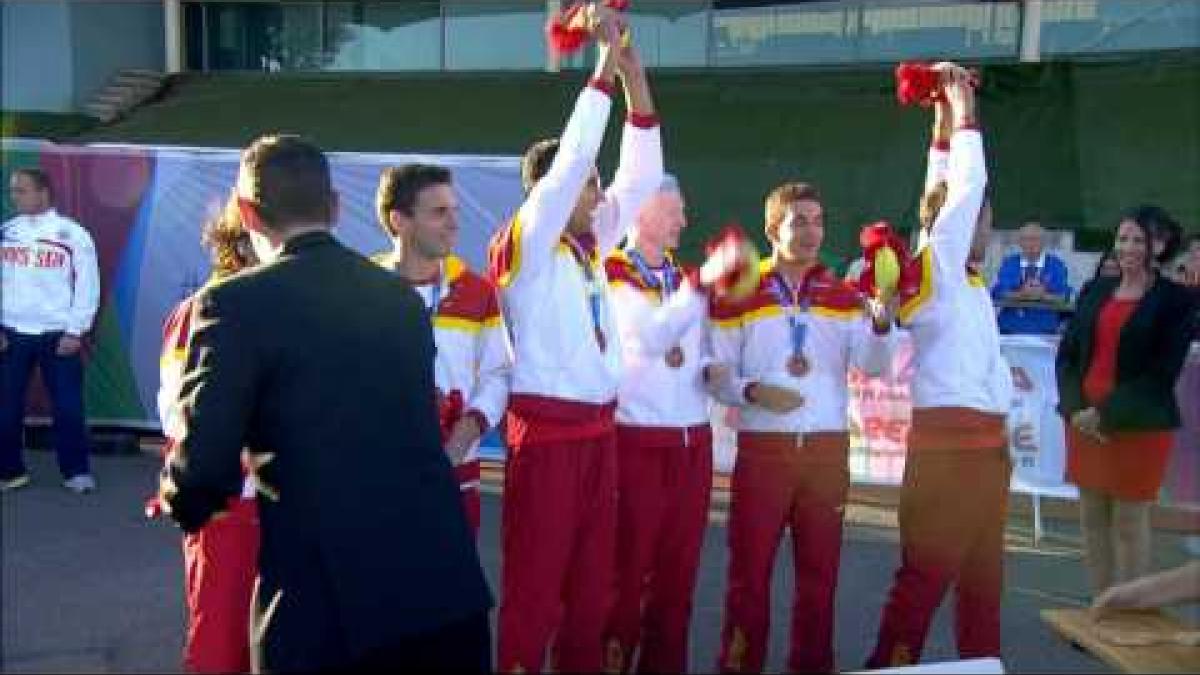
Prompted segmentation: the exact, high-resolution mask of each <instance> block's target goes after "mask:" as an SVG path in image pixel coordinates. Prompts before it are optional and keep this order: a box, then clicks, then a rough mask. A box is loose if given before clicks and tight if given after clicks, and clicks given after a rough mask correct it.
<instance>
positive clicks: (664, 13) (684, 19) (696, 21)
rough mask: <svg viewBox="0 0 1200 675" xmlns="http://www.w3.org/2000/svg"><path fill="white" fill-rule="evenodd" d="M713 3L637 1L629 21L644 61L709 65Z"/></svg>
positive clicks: (657, 65)
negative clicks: (709, 20)
mask: <svg viewBox="0 0 1200 675" xmlns="http://www.w3.org/2000/svg"><path fill="white" fill-rule="evenodd" d="M711 6H712V3H711V2H708V1H704V2H701V1H698V0H693V1H692V2H686V1H681V0H641V2H635V3H633V5H632V7H631V10H630V17H629V22H630V26H631V28H632V29H633V34H634V36H635V39H636V40H637V44H638V49H639V50H640V51H641V55H642V62H643V64H644V65H645V66H646V67H648V68H661V67H670V66H704V65H707V63H708V16H709V9H710V8H711Z"/></svg>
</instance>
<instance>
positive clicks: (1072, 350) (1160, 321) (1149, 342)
mask: <svg viewBox="0 0 1200 675" xmlns="http://www.w3.org/2000/svg"><path fill="white" fill-rule="evenodd" d="M1167 222H1173V221H1171V219H1170V216H1169V215H1167V213H1166V212H1165V211H1163V210H1162V209H1161V208H1158V207H1155V206H1142V207H1138V208H1135V209H1132V210H1130V211H1129V212H1127V213H1126V214H1125V217H1124V218H1122V220H1121V222H1120V224H1119V225H1118V227H1117V232H1116V242H1115V246H1114V253H1115V255H1116V258H1117V262H1118V264H1119V265H1120V268H1121V274H1120V276H1119V277H1116V278H1097V279H1095V280H1094V281H1093V282H1092V283H1090V284H1089V285H1088V286H1087V288H1086V289H1085V290H1084V291H1083V292H1082V293H1081V295H1080V298H1079V301H1078V304H1077V307H1076V313H1075V316H1074V317H1073V318H1072V319H1071V321H1070V323H1069V324H1068V325H1067V330H1066V333H1065V334H1064V335H1063V340H1062V343H1061V345H1060V346H1059V350H1058V357H1057V360H1056V366H1057V368H1056V370H1057V375H1058V391H1059V412H1060V413H1061V414H1062V416H1063V417H1064V418H1065V420H1066V421H1067V422H1068V428H1067V478H1068V480H1070V481H1071V482H1073V483H1075V484H1076V485H1077V486H1079V493H1080V495H1079V496H1080V510H1081V518H1080V520H1081V523H1082V529H1083V540H1084V547H1085V562H1086V564H1087V566H1088V568H1089V571H1090V573H1091V584H1092V590H1093V592H1094V593H1095V594H1097V595H1098V594H1100V593H1101V592H1103V591H1104V589H1106V588H1108V587H1109V586H1112V585H1113V584H1116V583H1121V582H1124V581H1128V580H1130V579H1133V578H1135V577H1139V576H1142V575H1143V574H1145V573H1146V572H1147V571H1148V568H1149V564H1150V505H1151V504H1152V503H1153V501H1154V500H1155V499H1156V498H1157V495H1158V491H1159V489H1160V488H1161V486H1162V481H1163V474H1164V472H1165V470H1166V465H1167V459H1168V455H1169V453H1170V448H1171V445H1172V443H1173V440H1174V439H1173V436H1174V434H1173V430H1174V429H1176V428H1178V427H1179V424H1180V415H1179V405H1178V403H1177V402H1176V400H1175V382H1176V380H1178V378H1179V373H1180V371H1181V370H1182V368H1183V362H1184V359H1185V358H1186V357H1187V352H1188V349H1189V345H1190V342H1191V335H1192V330H1193V327H1192V326H1190V325H1189V324H1190V323H1191V321H1192V319H1191V317H1192V316H1193V315H1194V314H1193V310H1192V309H1191V302H1192V301H1191V299H1190V297H1189V294H1188V292H1187V291H1186V290H1185V289H1184V288H1183V287H1182V286H1180V285H1179V284H1177V283H1175V282H1173V281H1170V280H1169V279H1167V278H1166V277H1164V276H1162V275H1160V274H1159V273H1158V271H1157V268H1156V265H1155V262H1156V258H1161V259H1170V256H1172V255H1174V253H1175V252H1174V251H1173V250H1163V251H1161V252H1159V254H1158V255H1157V256H1156V255H1155V251H1154V248H1153V246H1154V233H1155V232H1157V231H1160V230H1161V229H1162V227H1163V225H1164V223H1167Z"/></svg>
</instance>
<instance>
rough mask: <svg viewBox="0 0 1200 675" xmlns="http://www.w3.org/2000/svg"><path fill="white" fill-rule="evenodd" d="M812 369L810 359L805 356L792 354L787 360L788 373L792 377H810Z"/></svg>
mask: <svg viewBox="0 0 1200 675" xmlns="http://www.w3.org/2000/svg"><path fill="white" fill-rule="evenodd" d="M811 369H812V365H811V364H810V363H809V362H808V357H807V356H805V355H803V354H792V355H791V356H789V357H788V360H787V371H788V373H789V374H791V375H792V377H804V376H805V375H808V371H809V370H811Z"/></svg>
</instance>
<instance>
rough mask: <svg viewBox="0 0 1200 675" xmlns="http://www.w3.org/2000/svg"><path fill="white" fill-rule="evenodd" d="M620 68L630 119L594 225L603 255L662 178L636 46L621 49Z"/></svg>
mask: <svg viewBox="0 0 1200 675" xmlns="http://www.w3.org/2000/svg"><path fill="white" fill-rule="evenodd" d="M618 64H619V68H618V72H619V74H620V79H621V86H622V88H623V89H624V91H625V108H626V110H627V111H628V118H627V120H626V122H625V128H624V130H623V131H622V134H621V158H620V164H619V165H618V167H617V173H616V174H615V175H614V176H613V182H612V185H610V186H609V188H608V190H607V191H606V192H605V195H604V202H603V203H602V204H601V206H600V208H599V210H598V213H597V218H596V223H595V227H596V242H597V245H598V246H599V251H600V254H601V255H607V254H608V253H609V252H610V251H612V249H614V248H616V246H617V244H619V243H620V242H621V239H622V238H624V236H625V234H626V233H627V232H628V231H629V227H630V226H631V225H632V224H633V221H634V219H635V217H636V216H637V212H638V209H639V208H641V205H642V203H643V202H645V201H646V199H647V198H648V197H650V196H651V195H652V194H654V191H655V190H657V189H658V188H659V186H660V185H661V184H662V179H663V153H662V138H661V134H660V132H659V123H658V113H657V111H656V110H655V107H654V99H653V96H652V95H651V94H650V82H649V78H647V76H646V71H645V69H644V68H643V67H642V63H641V60H640V58H639V57H638V54H637V51H636V49H635V48H634V47H633V46H632V45H630V46H629V47H626V48H623V49H621V50H620V55H619V60H618Z"/></svg>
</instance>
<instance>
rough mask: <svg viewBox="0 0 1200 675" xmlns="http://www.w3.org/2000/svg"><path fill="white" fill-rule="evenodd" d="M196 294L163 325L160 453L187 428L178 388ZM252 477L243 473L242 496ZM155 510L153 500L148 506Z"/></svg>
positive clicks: (247, 495) (250, 492) (247, 494)
mask: <svg viewBox="0 0 1200 675" xmlns="http://www.w3.org/2000/svg"><path fill="white" fill-rule="evenodd" d="M194 299H195V296H192V297H188V298H186V299H184V300H183V301H182V302H180V303H179V304H178V305H176V306H175V309H174V310H173V311H172V312H171V314H170V315H169V316H168V317H167V321H166V323H165V324H164V325H163V347H162V354H161V355H160V357H159V362H158V419H159V421H160V422H161V423H162V430H163V435H164V436H165V437H166V444H165V445H164V446H163V456H164V457H166V456H168V455H170V453H171V450H172V449H173V448H174V447H175V445H176V444H177V443H179V440H180V439H181V438H182V437H183V433H184V432H185V431H186V425H185V424H184V419H183V407H182V406H181V405H180V404H179V391H180V388H181V387H182V386H183V371H184V367H185V366H186V365H187V344H188V338H189V336H190V333H191V325H192V305H193V303H194ZM254 493H255V483H254V478H253V477H251V476H250V475H247V476H246V479H245V481H244V482H243V483H242V494H241V498H242V499H254ZM148 508H150V509H151V510H152V511H155V510H156V509H157V506H156V504H155V503H153V500H152V503H151V504H150V505H149V506H148Z"/></svg>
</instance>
